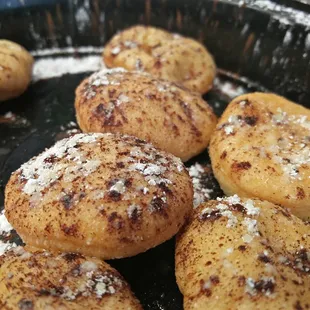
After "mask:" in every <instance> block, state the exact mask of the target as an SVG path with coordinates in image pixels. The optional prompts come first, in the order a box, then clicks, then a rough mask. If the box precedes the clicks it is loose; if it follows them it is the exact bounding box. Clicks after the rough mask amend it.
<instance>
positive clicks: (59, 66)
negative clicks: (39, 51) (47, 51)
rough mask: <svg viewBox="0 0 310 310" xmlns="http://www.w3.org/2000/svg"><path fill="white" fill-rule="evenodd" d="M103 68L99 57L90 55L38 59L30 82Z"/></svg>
mask: <svg viewBox="0 0 310 310" xmlns="http://www.w3.org/2000/svg"><path fill="white" fill-rule="evenodd" d="M102 68H105V65H104V63H103V61H102V57H101V56H99V55H98V56H96V55H91V56H84V57H79V58H77V57H73V56H69V57H57V58H50V57H49V58H43V59H38V60H36V62H35V63H34V66H33V77H32V81H33V82H36V81H39V80H42V79H48V78H53V77H58V76H62V75H64V74H76V73H81V72H88V71H97V70H100V69H102Z"/></svg>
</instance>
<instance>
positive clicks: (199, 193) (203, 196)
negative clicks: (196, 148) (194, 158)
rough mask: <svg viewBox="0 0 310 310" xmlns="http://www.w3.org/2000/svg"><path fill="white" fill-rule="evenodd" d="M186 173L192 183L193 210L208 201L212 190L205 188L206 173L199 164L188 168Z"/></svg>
mask: <svg viewBox="0 0 310 310" xmlns="http://www.w3.org/2000/svg"><path fill="white" fill-rule="evenodd" d="M188 172H189V175H190V177H191V178H192V182H193V188H194V208H197V207H198V206H199V205H200V204H202V203H203V202H205V201H207V200H209V199H210V194H211V193H212V192H213V189H209V188H206V187H205V185H204V175H205V173H206V171H205V169H204V167H203V166H201V165H200V164H199V163H195V164H194V165H192V166H190V167H189V169H188Z"/></svg>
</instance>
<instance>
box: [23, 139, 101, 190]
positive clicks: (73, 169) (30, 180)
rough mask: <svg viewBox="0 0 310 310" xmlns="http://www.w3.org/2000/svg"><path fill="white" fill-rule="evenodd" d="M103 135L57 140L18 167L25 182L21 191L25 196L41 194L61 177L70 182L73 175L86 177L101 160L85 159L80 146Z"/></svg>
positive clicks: (92, 141)
mask: <svg viewBox="0 0 310 310" xmlns="http://www.w3.org/2000/svg"><path fill="white" fill-rule="evenodd" d="M102 136H104V135H103V134H99V133H96V134H76V135H74V136H72V137H70V138H67V139H63V140H61V141H58V142H57V143H56V144H55V145H54V146H52V147H51V148H50V149H48V150H46V151H45V152H43V153H41V154H40V155H38V156H37V157H34V158H33V159H31V160H30V161H29V162H27V163H25V164H23V165H22V166H21V168H20V169H19V170H18V172H19V173H20V175H19V179H20V181H21V183H23V184H24V186H23V192H24V193H26V194H28V195H36V194H38V195H40V194H41V192H42V191H43V190H44V189H46V188H47V187H49V186H51V184H53V182H55V181H57V180H58V178H60V177H61V176H63V178H64V180H65V181H68V182H70V181H71V180H72V177H76V176H78V175H83V176H87V175H89V174H90V173H92V172H93V171H95V170H96V168H97V167H98V166H99V165H100V161H98V160H89V159H87V156H86V154H84V152H83V151H82V150H81V149H80V145H81V144H84V143H95V142H96V141H97V139H98V138H100V137H102ZM60 159H66V161H67V163H68V164H67V165H65V164H64V163H60V162H59V160H60ZM68 165H69V166H68ZM65 168H66V169H65Z"/></svg>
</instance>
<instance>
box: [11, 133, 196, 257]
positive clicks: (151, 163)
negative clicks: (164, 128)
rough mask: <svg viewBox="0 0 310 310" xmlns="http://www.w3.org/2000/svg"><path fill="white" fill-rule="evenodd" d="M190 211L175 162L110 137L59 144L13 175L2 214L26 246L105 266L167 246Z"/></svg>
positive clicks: (140, 144)
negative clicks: (102, 261) (85, 258)
mask: <svg viewBox="0 0 310 310" xmlns="http://www.w3.org/2000/svg"><path fill="white" fill-rule="evenodd" d="M192 205H193V190H192V185H191V180H190V177H189V175H188V173H187V171H186V169H185V167H184V166H183V164H182V162H181V160H180V159H178V158H176V157H174V156H173V155H171V154H167V153H165V152H162V151H159V150H157V149H155V148H154V147H153V146H152V145H151V144H147V143H146V142H145V141H142V140H139V139H137V138H134V137H130V136H121V135H114V134H101V133H96V134H95V133H94V134H76V135H74V136H72V137H70V138H67V139H64V140H61V141H58V142H57V143H56V144H55V145H54V146H53V147H51V148H50V149H48V150H46V151H45V152H43V153H41V154H40V155H39V156H37V157H34V158H33V159H31V160H30V161H29V162H27V163H25V164H23V165H22V166H21V168H20V169H18V170H17V171H16V172H14V173H13V175H12V176H11V178H10V180H9V182H8V184H7V186H6V190H5V210H6V211H5V212H6V213H5V214H6V216H7V218H8V220H9V222H10V223H11V224H12V226H13V227H14V228H15V229H16V231H17V233H18V234H19V235H20V236H21V238H22V239H23V241H24V242H25V243H26V244H27V245H29V246H33V247H36V248H43V249H47V250H50V251H61V252H78V253H82V254H84V255H89V256H96V257H100V258H103V259H111V258H121V257H127V256H132V255H136V254H138V253H141V252H144V251H146V250H148V249H150V248H152V247H155V246H157V245H159V244H160V243H162V242H164V241H166V240H168V239H169V238H171V237H172V236H173V235H174V234H176V233H177V231H178V230H179V228H180V227H181V226H182V225H183V223H184V221H185V220H186V218H187V217H188V214H189V212H190V211H191V209H192Z"/></svg>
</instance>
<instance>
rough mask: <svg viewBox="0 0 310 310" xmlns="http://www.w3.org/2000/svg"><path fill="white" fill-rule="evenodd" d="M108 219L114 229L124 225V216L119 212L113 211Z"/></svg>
mask: <svg viewBox="0 0 310 310" xmlns="http://www.w3.org/2000/svg"><path fill="white" fill-rule="evenodd" d="M108 221H109V224H110V226H112V227H113V228H114V229H121V228H122V227H123V226H124V221H123V218H122V217H121V216H120V215H118V214H117V212H112V213H111V214H110V215H109V217H108Z"/></svg>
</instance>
